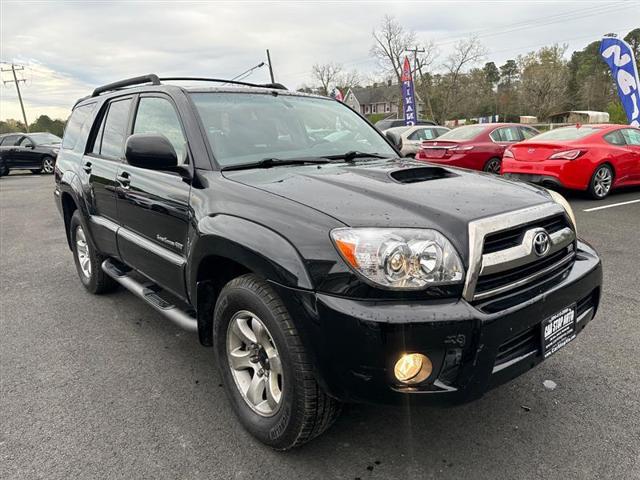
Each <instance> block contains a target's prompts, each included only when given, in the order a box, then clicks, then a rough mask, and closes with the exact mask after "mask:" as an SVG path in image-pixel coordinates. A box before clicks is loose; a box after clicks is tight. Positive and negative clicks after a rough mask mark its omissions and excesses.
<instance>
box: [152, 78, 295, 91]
mask: <svg viewBox="0 0 640 480" xmlns="http://www.w3.org/2000/svg"><path fill="white" fill-rule="evenodd" d="M160 80H161V81H167V82H171V81H189V80H190V81H195V82H216V83H230V84H232V85H244V86H245V87H259V88H275V89H278V90H287V87H285V86H284V85H282V84H281V83H262V84H260V83H249V82H241V81H238V80H224V79H222V78H208V77H162V78H160Z"/></svg>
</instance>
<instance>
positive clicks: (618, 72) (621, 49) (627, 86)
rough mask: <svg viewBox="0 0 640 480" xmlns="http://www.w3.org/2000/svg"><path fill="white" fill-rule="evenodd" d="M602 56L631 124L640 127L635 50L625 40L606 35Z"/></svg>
mask: <svg viewBox="0 0 640 480" xmlns="http://www.w3.org/2000/svg"><path fill="white" fill-rule="evenodd" d="M600 56H601V57H602V59H603V60H604V61H605V62H606V63H607V65H609V68H610V69H611V74H612V75H613V79H614V81H615V82H616V85H617V87H618V95H619V96H620V102H621V103H622V107H623V108H624V111H625V113H626V114H627V118H628V120H629V124H630V125H633V126H634V127H640V78H639V77H638V64H637V63H636V60H635V58H633V50H631V47H630V46H629V44H628V43H627V42H625V41H623V40H620V39H618V38H615V37H604V38H603V39H602V42H601V43H600Z"/></svg>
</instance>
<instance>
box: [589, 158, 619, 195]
mask: <svg viewBox="0 0 640 480" xmlns="http://www.w3.org/2000/svg"><path fill="white" fill-rule="evenodd" d="M611 185H613V170H612V169H611V167H610V166H609V165H607V164H604V165H600V166H599V167H598V168H596V171H595V172H593V175H592V176H591V181H590V182H589V188H588V192H589V194H590V195H591V197H592V198H594V199H596V200H602V199H603V198H605V197H606V196H607V195H609V192H610V191H611Z"/></svg>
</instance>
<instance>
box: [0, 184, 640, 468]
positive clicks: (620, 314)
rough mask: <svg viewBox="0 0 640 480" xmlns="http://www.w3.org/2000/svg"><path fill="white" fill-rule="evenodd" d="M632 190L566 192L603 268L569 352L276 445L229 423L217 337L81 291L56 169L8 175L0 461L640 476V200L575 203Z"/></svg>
mask: <svg viewBox="0 0 640 480" xmlns="http://www.w3.org/2000/svg"><path fill="white" fill-rule="evenodd" d="M635 199H640V189H635V190H631V191H627V192H624V193H619V194H615V195H612V196H611V197H610V198H609V199H608V200H606V201H605V202H600V203H598V202H591V201H587V200H584V199H583V198H581V197H575V196H573V197H571V202H572V203H573V205H574V207H575V208H576V212H577V216H578V222H579V229H580V234H581V236H583V237H584V238H585V239H587V240H588V241H590V242H591V243H592V244H593V245H594V246H595V247H596V248H597V249H598V250H599V251H600V253H601V255H602V257H603V260H604V264H605V282H606V283H605V291H604V299H603V304H602V307H601V310H600V313H599V316H598V318H597V319H596V321H594V322H593V323H591V324H590V325H589V326H588V327H587V329H586V330H585V332H584V333H583V334H582V335H581V336H580V337H579V338H578V339H577V340H576V341H575V342H573V343H572V344H571V345H569V346H568V347H567V348H566V349H564V350H563V351H562V352H560V353H558V354H557V355H555V356H553V357H551V358H550V359H549V360H548V361H547V362H545V363H543V364H542V365H540V366H539V367H538V368H536V369H534V370H532V371H531V372H529V373H527V374H525V375H524V376H522V377H520V378H518V379H516V380H515V381H513V382H511V383H509V384H507V385H505V386H502V387H501V388H499V389H497V390H494V391H492V392H490V393H488V394H487V395H486V396H485V397H484V398H483V399H481V400H480V401H477V402H475V403H473V404H469V405H465V406H461V407H456V408H455V409H448V410H441V409H429V408H420V409H412V410H410V411H409V410H403V409H394V408H381V407H373V406H351V407H349V408H347V409H346V411H345V412H344V414H343V415H342V417H341V418H340V419H339V420H338V422H337V423H336V425H335V426H334V427H333V428H332V429H331V430H329V431H328V432H327V433H326V434H325V435H324V436H322V437H321V438H318V439H316V440H315V441H313V442H312V443H311V444H309V445H307V446H305V447H303V448H301V449H298V450H295V451H293V452H289V453H285V454H283V453H276V452H273V451H271V450H270V449H268V448H266V447H263V446H261V445H260V444H258V443H257V442H255V441H254V440H253V439H252V438H251V437H250V436H249V435H248V434H247V433H245V432H244V431H243V430H242V429H241V428H239V427H238V423H237V422H236V420H235V418H234V417H233V415H232V413H231V410H230V407H229V404H228V402H227V399H226V398H225V395H224V392H223V391H222V389H221V388H220V384H219V378H218V375H217V373H216V371H215V368H214V364H213V355H212V352H211V350H210V349H205V348H202V347H200V346H199V345H198V343H197V340H196V338H195V337H194V336H192V335H190V334H187V333H184V332H182V331H180V330H178V329H177V328H176V327H174V326H173V325H171V324H170V323H168V322H166V321H164V320H163V319H162V318H161V317H160V316H159V315H157V314H156V313H154V311H152V310H151V309H150V308H148V307H146V306H145V305H143V304H142V303H141V302H140V301H138V300H136V299H135V298H134V297H133V296H132V295H131V294H129V293H127V292H125V291H122V290H121V291H118V292H116V293H114V294H111V295H107V296H102V297H95V296H91V295H90V294H88V293H86V292H85V290H84V289H83V288H82V286H81V285H80V282H79V281H78V279H77V278H76V272H75V269H74V266H73V261H72V258H71V254H70V252H69V250H68V249H67V247H66V244H65V240H64V233H63V229H62V223H61V220H60V217H59V215H58V212H57V210H56V209H55V207H54V204H53V199H52V178H51V177H47V176H32V175H18V174H15V173H14V174H12V175H11V176H10V177H8V178H2V179H1V180H0V222H1V223H0V242H1V243H0V250H1V251H0V253H1V255H0V272H1V273H0V280H1V284H0V289H1V293H0V298H1V310H0V320H1V324H0V325H1V330H0V369H1V370H0V374H1V384H0V386H1V392H0V393H1V396H0V478H2V479H7V480H8V479H21V480H22V479H31V478H46V479H70V478H90V479H93V478H123V479H144V478H149V479H165V478H166V479H176V478H181V479H205V478H215V479H227V478H229V479H263V478H264V479H271V478H277V479H288V478H295V479H351V480H354V479H356V478H360V479H362V480H364V479H393V478H402V479H414V478H416V479H417V478H420V479H428V478H452V479H460V478H468V479H476V478H487V479H516V478H518V479H520V478H523V479H524V478H526V479H531V478H544V479H549V478H562V479H604V478H607V479H608V478H619V479H640V458H639V457H640V299H639V298H638V293H639V292H640V286H639V283H640V282H639V280H638V269H639V267H640V240H639V238H638V236H639V234H640V203H635V204H628V205H623V206H619V207H614V208H610V209H605V210H599V211H595V212H584V211H583V210H584V209H587V208H589V207H593V206H601V205H604V204H613V203H617V202H623V201H630V200H635ZM545 380H552V381H554V382H555V383H556V384H557V388H556V389H555V390H548V389H546V388H545V387H544V386H543V382H544V381H545ZM523 405H524V406H527V407H529V408H530V411H526V410H525V409H523V408H522V406H523Z"/></svg>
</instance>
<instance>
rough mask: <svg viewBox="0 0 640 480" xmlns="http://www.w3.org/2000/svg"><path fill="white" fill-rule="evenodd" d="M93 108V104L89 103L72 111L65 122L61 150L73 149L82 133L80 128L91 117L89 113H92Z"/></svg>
mask: <svg viewBox="0 0 640 480" xmlns="http://www.w3.org/2000/svg"><path fill="white" fill-rule="evenodd" d="M94 108H95V104H94V103H91V104H89V105H82V106H81V107H78V108H76V109H75V110H74V111H73V113H72V114H71V117H70V118H69V121H68V122H67V127H66V128H65V129H64V138H63V140H62V148H65V149H73V148H74V147H75V146H76V143H77V142H78V139H79V137H80V132H82V127H83V126H84V123H85V122H86V121H87V119H88V118H89V116H90V115H91V112H93V109H94Z"/></svg>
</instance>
